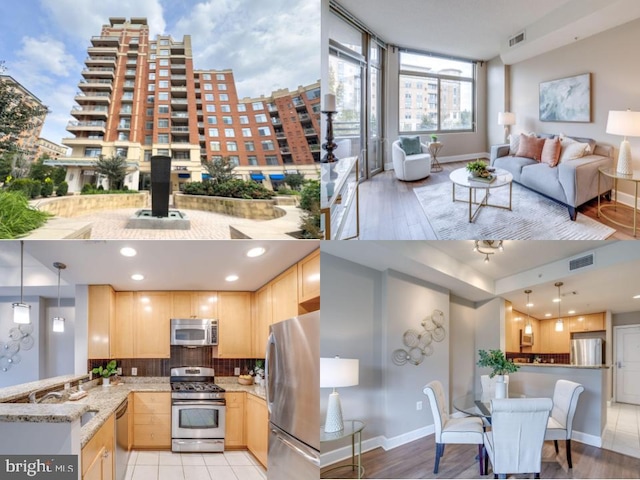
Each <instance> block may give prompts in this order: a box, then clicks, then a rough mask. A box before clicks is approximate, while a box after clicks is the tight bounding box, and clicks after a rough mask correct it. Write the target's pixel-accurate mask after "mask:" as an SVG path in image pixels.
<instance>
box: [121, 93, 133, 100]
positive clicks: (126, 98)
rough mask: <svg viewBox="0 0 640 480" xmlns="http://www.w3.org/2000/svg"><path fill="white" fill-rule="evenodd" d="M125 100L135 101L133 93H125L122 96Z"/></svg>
mask: <svg viewBox="0 0 640 480" xmlns="http://www.w3.org/2000/svg"><path fill="white" fill-rule="evenodd" d="M122 99H123V100H133V92H124V93H123V94H122Z"/></svg>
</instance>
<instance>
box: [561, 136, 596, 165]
mask: <svg viewBox="0 0 640 480" xmlns="http://www.w3.org/2000/svg"><path fill="white" fill-rule="evenodd" d="M560 143H561V144H562V151H561V152H560V161H561V162H566V161H568V160H575V159H577V158H582V157H584V156H585V155H587V154H588V153H589V144H588V143H581V142H576V141H575V140H573V139H572V138H569V137H564V138H560Z"/></svg>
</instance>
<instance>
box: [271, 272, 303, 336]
mask: <svg viewBox="0 0 640 480" xmlns="http://www.w3.org/2000/svg"><path fill="white" fill-rule="evenodd" d="M271 302H272V304H271V307H272V311H273V317H272V321H273V322H274V323H275V322H281V321H282V320H286V319H288V318H292V317H295V316H297V315H298V265H297V264H296V265H293V266H292V267H290V268H288V269H287V270H285V271H284V272H282V273H281V274H280V275H278V276H277V277H276V278H274V279H273V280H272V281H271Z"/></svg>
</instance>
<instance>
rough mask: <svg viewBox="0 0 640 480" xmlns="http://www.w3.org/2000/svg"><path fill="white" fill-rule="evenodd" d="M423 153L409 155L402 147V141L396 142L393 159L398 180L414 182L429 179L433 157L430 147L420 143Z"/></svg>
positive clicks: (392, 154)
mask: <svg viewBox="0 0 640 480" xmlns="http://www.w3.org/2000/svg"><path fill="white" fill-rule="evenodd" d="M420 147H421V149H422V153H418V154H415V155H407V154H406V153H404V150H403V149H402V147H400V140H396V141H395V142H393V144H392V145H391V159H392V160H393V169H394V170H395V172H396V178H397V179H398V180H404V181H412V180H421V179H423V178H427V177H428V176H429V174H430V173H431V155H430V154H429V147H427V145H426V144H424V143H420Z"/></svg>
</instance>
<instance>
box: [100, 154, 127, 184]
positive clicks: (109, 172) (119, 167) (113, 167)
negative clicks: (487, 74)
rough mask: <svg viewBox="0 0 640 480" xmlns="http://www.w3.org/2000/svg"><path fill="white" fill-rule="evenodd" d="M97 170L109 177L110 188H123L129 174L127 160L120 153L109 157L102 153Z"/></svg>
mask: <svg viewBox="0 0 640 480" xmlns="http://www.w3.org/2000/svg"><path fill="white" fill-rule="evenodd" d="M96 172H98V173H99V174H100V175H104V176H106V177H107V179H108V180H109V189H110V190H117V189H119V188H121V186H122V182H123V180H124V177H125V176H126V175H127V160H126V159H125V158H123V157H121V156H119V155H112V156H110V157H108V158H106V157H105V156H104V155H100V157H99V158H98V161H97V162H96Z"/></svg>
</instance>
